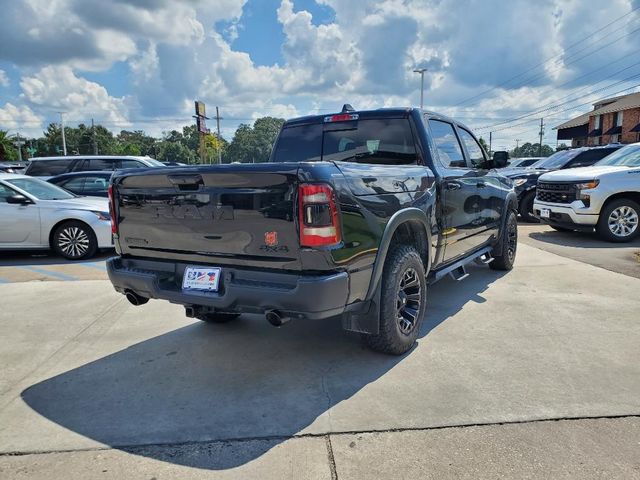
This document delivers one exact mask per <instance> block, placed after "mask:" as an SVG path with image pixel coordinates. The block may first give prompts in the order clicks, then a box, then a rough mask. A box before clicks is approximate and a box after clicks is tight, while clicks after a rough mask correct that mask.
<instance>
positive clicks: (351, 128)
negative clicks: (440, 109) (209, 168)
mask: <svg viewBox="0 0 640 480" xmlns="http://www.w3.org/2000/svg"><path fill="white" fill-rule="evenodd" d="M416 158H417V156H416V148H415V144H414V141H413V135H412V134H411V127H410V125H409V121H408V120H407V119H402V118H380V119H378V118H376V119H363V120H358V121H349V122H337V123H326V124H315V125H305V126H300V127H289V128H285V129H283V130H282V133H281V134H280V137H279V138H278V142H277V143H276V147H275V152H274V155H273V159H272V161H274V162H304V161H318V160H326V161H343V162H358V163H372V164H382V165H385V164H390V165H397V164H411V163H416Z"/></svg>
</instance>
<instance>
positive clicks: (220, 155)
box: [216, 106, 222, 164]
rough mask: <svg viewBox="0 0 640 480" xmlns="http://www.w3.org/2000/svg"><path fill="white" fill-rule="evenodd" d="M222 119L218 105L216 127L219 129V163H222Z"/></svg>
mask: <svg viewBox="0 0 640 480" xmlns="http://www.w3.org/2000/svg"><path fill="white" fill-rule="evenodd" d="M220 120H222V117H221V116H220V110H219V109H218V107H217V106H216V127H217V131H218V164H221V163H222V152H221V151H220V150H221V147H222V137H220Z"/></svg>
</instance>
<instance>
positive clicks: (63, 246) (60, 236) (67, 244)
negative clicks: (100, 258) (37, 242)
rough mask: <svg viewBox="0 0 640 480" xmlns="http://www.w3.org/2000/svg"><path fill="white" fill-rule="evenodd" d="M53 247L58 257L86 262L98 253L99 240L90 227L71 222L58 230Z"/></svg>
mask: <svg viewBox="0 0 640 480" xmlns="http://www.w3.org/2000/svg"><path fill="white" fill-rule="evenodd" d="M51 246H52V247H53V249H54V250H55V252H56V253H57V254H58V255H60V256H62V257H64V258H66V259H68V260H84V259H85V258H89V257H93V256H94V255H95V253H96V252H97V251H98V240H97V238H96V235H95V233H93V230H91V227H89V225H87V224H86V223H83V222H79V221H77V220H70V221H68V222H64V223H62V224H61V225H60V226H58V228H56V230H55V232H54V233H53V239H52V245H51Z"/></svg>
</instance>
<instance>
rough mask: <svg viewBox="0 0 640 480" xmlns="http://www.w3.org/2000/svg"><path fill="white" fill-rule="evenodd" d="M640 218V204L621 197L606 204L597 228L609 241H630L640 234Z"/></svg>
mask: <svg viewBox="0 0 640 480" xmlns="http://www.w3.org/2000/svg"><path fill="white" fill-rule="evenodd" d="M639 219H640V205H638V204H637V203H636V202H634V201H633V200H630V199H627V198H621V199H618V200H614V201H612V202H609V203H608V204H607V205H605V206H604V208H603V209H602V211H601V212H600V218H599V219H598V225H597V227H596V230H597V231H598V234H599V235H600V236H601V237H602V238H603V239H604V240H607V241H609V242H629V241H631V240H633V239H634V238H636V237H637V236H638V234H640V226H639V225H638V224H639Z"/></svg>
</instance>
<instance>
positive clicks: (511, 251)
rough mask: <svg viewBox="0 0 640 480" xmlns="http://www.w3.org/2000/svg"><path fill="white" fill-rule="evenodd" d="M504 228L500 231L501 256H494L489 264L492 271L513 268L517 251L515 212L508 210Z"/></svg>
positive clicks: (516, 219)
mask: <svg viewBox="0 0 640 480" xmlns="http://www.w3.org/2000/svg"><path fill="white" fill-rule="evenodd" d="M504 225H505V228H504V230H503V231H502V238H501V239H500V242H501V243H502V254H501V255H494V257H493V261H492V262H491V263H489V267H491V269H492V270H503V271H509V270H511V269H512V268H513V262H515V260H516V252H517V251H518V218H517V216H516V212H514V211H513V210H510V211H509V212H508V213H507V219H506V221H505V222H504Z"/></svg>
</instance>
